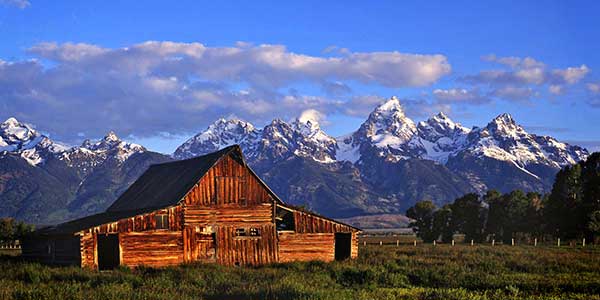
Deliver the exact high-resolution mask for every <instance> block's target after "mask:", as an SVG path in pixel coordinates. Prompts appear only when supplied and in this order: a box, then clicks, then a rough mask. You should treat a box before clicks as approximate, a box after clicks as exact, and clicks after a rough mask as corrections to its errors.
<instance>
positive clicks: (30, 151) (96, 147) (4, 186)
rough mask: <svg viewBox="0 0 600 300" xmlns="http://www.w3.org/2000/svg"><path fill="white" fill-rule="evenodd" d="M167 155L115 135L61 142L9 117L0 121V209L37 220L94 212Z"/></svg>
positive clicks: (54, 220) (51, 221)
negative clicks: (68, 144) (73, 143)
mask: <svg viewBox="0 0 600 300" xmlns="http://www.w3.org/2000/svg"><path fill="white" fill-rule="evenodd" d="M167 160H170V158H169V157H168V156H165V155H162V154H159V153H153V152H150V151H147V150H146V149H145V148H144V147H142V146H140V145H136V144H131V143H127V142H124V141H122V140H120V139H119V138H118V137H117V136H116V135H115V134H114V133H113V132H110V133H108V134H107V135H106V136H105V137H104V138H103V139H102V140H100V141H94V142H92V141H89V140H88V141H85V142H84V143H83V144H82V145H81V146H77V147H66V146H64V145H62V144H60V143H56V142H54V141H52V140H51V139H50V138H48V137H47V136H44V135H43V134H41V133H39V132H38V131H36V130H35V129H33V128H32V127H31V126H30V125H27V124H24V123H21V122H19V121H17V120H16V119H14V118H10V119H8V120H7V121H6V122H4V123H2V124H1V125H0V212H1V215H2V216H11V217H16V218H19V219H22V220H26V221H28V222H32V223H37V224H51V223H56V222H61V221H64V220H67V219H73V218H77V217H81V216H86V215H89V214H93V213H97V212H99V211H102V210H104V209H106V207H108V206H109V205H110V204H111V203H112V201H114V200H115V199H116V197H118V196H119V195H120V194H121V193H122V192H123V191H124V190H125V189H126V188H127V187H128V186H129V185H130V184H131V183H133V181H135V180H136V179H137V178H138V177H139V175H141V173H142V172H144V171H145V170H146V168H147V167H148V166H149V165H150V164H152V163H158V162H163V161H167Z"/></svg>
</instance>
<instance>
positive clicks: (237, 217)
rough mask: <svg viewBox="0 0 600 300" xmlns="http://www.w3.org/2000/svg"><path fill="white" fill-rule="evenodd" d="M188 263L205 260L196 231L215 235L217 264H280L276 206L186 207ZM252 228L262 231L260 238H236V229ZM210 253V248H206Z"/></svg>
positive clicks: (247, 229)
mask: <svg viewBox="0 0 600 300" xmlns="http://www.w3.org/2000/svg"><path fill="white" fill-rule="evenodd" d="M184 220H185V222H184V226H185V229H184V253H185V261H194V260H198V257H205V256H207V255H208V254H202V253H199V252H198V251H202V250H200V249H198V248H199V247H202V246H199V245H198V244H197V241H195V239H196V238H195V237H194V236H195V234H194V232H203V233H204V234H211V233H215V238H216V240H215V248H216V257H215V260H216V262H218V263H220V264H224V265H236V264H239V265H258V264H264V263H270V262H275V261H277V240H276V235H275V234H276V233H275V224H274V223H273V205H272V204H271V203H261V204H258V205H254V206H250V207H246V206H244V207H240V206H239V205H230V204H228V205H222V206H220V207H202V206H185V207H184ZM237 228H243V229H245V230H246V232H247V233H249V231H250V228H256V229H258V230H259V231H260V236H258V237H250V236H246V237H236V236H235V230H236V229H237ZM205 250H208V249H205Z"/></svg>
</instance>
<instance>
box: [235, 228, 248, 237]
mask: <svg viewBox="0 0 600 300" xmlns="http://www.w3.org/2000/svg"><path fill="white" fill-rule="evenodd" d="M235 236H246V228H236V229H235Z"/></svg>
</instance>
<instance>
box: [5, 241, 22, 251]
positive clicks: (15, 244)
mask: <svg viewBox="0 0 600 300" xmlns="http://www.w3.org/2000/svg"><path fill="white" fill-rule="evenodd" d="M0 250H21V243H20V242H19V241H18V240H16V241H0Z"/></svg>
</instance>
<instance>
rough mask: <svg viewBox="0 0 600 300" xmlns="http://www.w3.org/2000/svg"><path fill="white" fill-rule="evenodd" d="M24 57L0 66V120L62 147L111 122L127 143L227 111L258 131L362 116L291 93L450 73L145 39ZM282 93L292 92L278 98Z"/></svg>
mask: <svg viewBox="0 0 600 300" xmlns="http://www.w3.org/2000/svg"><path fill="white" fill-rule="evenodd" d="M28 52H29V54H31V55H32V56H33V57H35V59H33V60H29V61H17V62H2V61H0V117H8V116H13V115H14V116H17V117H20V118H22V119H24V121H28V122H33V123H36V124H37V125H38V126H39V127H40V128H44V129H45V130H49V131H52V132H54V133H55V134H57V135H58V136H59V137H60V138H63V139H65V140H70V139H72V140H76V139H79V138H80V137H79V136H77V133H76V132H73V130H72V128H78V130H79V131H78V132H83V133H85V134H86V136H90V137H94V136H101V135H103V134H104V133H105V131H107V130H108V127H109V126H108V124H110V127H111V128H114V129H115V130H117V131H118V132H119V133H120V134H122V135H124V136H126V135H129V134H135V135H136V136H138V137H148V136H153V135H157V134H163V133H172V134H180V133H181V132H195V131H198V130H200V129H202V128H203V127H204V126H206V124H207V123H209V122H211V121H213V119H214V118H215V117H218V116H225V115H229V114H232V113H233V114H235V115H237V116H239V117H241V118H244V119H247V120H249V121H252V122H255V123H257V124H258V123H264V122H268V121H269V120H271V119H272V118H273V117H281V118H291V117H295V116H297V114H298V112H301V111H308V112H310V111H311V109H312V110H317V111H318V112H319V113H321V114H323V115H326V114H330V113H333V112H337V113H346V114H359V113H362V111H363V110H364V108H363V107H365V106H366V105H368V104H369V102H368V101H367V102H364V103H362V102H360V101H358V100H353V99H350V100H348V101H340V100H333V99H328V98H327V97H325V96H323V97H321V96H310V95H305V94H302V92H298V91H293V87H294V86H296V85H305V84H307V83H308V84H312V85H314V86H316V87H317V88H318V87H321V88H323V89H326V87H325V85H329V86H328V88H329V90H330V92H331V93H330V94H334V95H335V96H340V95H342V94H344V95H345V94H347V93H349V92H351V89H350V87H349V86H348V82H360V83H363V84H366V85H374V86H389V87H395V88H399V87H415V86H423V85H429V84H431V83H434V82H436V81H437V80H438V79H440V78H441V77H442V76H444V75H446V74H448V73H449V72H450V69H451V67H450V64H449V63H448V61H447V59H446V57H444V56H442V55H419V54H406V53H399V52H362V53H360V52H348V53H345V54H343V55H342V54H335V53H330V54H329V55H328V56H326V57H325V56H313V55H305V54H299V53H293V52H290V51H289V50H288V49H286V47H285V46H282V45H252V44H249V43H241V42H240V43H236V44H235V45H234V46H232V47H209V46H206V45H203V44H200V43H175V42H158V41H149V42H145V43H141V44H135V45H131V46H129V47H123V48H106V47H101V46H98V45H92V44H85V43H64V44H57V43H40V44H37V45H35V46H33V47H31V48H30V49H28ZM338 52H339V51H338ZM46 62H48V63H46ZM286 87H287V88H288V89H289V90H290V92H282V91H283V90H286ZM368 108H369V109H372V108H373V105H368ZM359 111H360V112H359ZM73 112H77V113H73Z"/></svg>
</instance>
